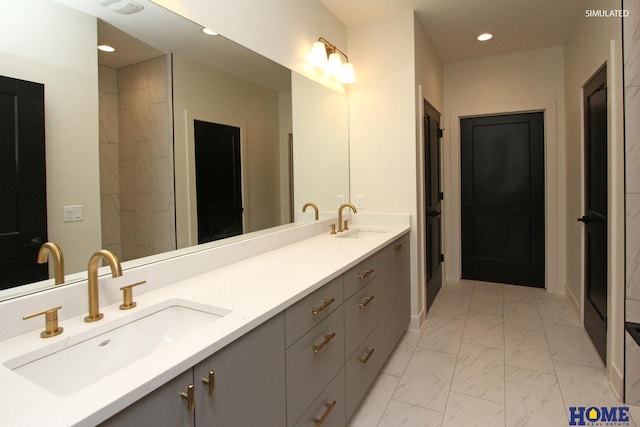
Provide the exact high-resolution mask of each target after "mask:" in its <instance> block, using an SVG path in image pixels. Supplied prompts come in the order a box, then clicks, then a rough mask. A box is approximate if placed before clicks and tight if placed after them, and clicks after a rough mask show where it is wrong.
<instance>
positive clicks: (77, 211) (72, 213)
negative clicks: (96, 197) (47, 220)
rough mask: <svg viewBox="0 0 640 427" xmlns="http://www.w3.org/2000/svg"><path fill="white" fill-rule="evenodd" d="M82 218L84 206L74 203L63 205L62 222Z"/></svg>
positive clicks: (80, 219)
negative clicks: (72, 204)
mask: <svg viewBox="0 0 640 427" xmlns="http://www.w3.org/2000/svg"><path fill="white" fill-rule="evenodd" d="M83 219H84V206H82V205H74V206H65V207H64V222H75V221H82V220H83Z"/></svg>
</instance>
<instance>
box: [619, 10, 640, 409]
mask: <svg viewBox="0 0 640 427" xmlns="http://www.w3.org/2000/svg"><path fill="white" fill-rule="evenodd" d="M623 9H626V10H629V11H630V14H629V17H627V18H624V19H623V32H624V33H623V40H624V96H625V187H626V190H625V191H626V314H625V317H626V321H627V322H634V323H640V20H639V16H640V0H624V1H623ZM625 402H626V403H629V404H632V405H640V346H639V345H638V344H636V342H635V341H634V340H633V338H632V337H631V335H629V333H628V332H626V333H625Z"/></svg>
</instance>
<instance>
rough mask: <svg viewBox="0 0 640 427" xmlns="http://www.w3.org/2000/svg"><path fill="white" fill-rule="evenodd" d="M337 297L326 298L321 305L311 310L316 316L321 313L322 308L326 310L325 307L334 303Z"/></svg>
mask: <svg viewBox="0 0 640 427" xmlns="http://www.w3.org/2000/svg"><path fill="white" fill-rule="evenodd" d="M335 300H336V299H335V298H329V299H325V300H324V302H323V303H322V305H321V306H320V307H313V308H312V309H311V312H312V313H313V315H314V316H317V315H318V314H320V312H321V311H322V310H324V309H325V308H327V307H329V306H330V305H331V304H333V303H334V302H335Z"/></svg>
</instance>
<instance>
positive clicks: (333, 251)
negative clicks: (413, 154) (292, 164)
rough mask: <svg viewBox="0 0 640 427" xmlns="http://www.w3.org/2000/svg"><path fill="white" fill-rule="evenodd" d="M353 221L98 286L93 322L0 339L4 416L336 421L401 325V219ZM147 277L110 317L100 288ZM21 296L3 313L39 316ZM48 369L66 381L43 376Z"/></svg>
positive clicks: (300, 230)
mask: <svg viewBox="0 0 640 427" xmlns="http://www.w3.org/2000/svg"><path fill="white" fill-rule="evenodd" d="M352 220H353V225H352V226H351V228H352V229H351V230H348V231H345V232H343V233H339V234H337V235H330V234H329V232H328V230H329V227H328V225H329V223H330V222H331V221H330V220H329V221H325V222H326V224H325V223H323V222H322V221H320V222H317V223H313V224H308V225H304V226H300V227H292V228H291V229H288V230H285V231H283V232H282V233H280V234H278V233H275V234H270V235H268V236H263V237H261V238H257V239H255V240H252V239H249V240H244V241H241V242H237V243H233V244H230V245H225V246H223V247H219V248H216V249H212V250H211V251H213V252H215V253H210V254H205V253H198V254H192V255H188V256H185V257H183V258H182V259H176V260H173V261H165V262H160V263H157V264H152V265H149V266H146V267H142V268H141V269H140V271H125V273H124V276H123V278H118V279H112V278H110V277H109V278H107V277H103V278H101V279H100V282H101V283H100V291H101V292H102V293H103V294H104V293H106V294H107V295H101V297H104V298H102V299H101V301H102V300H104V302H103V306H102V307H101V311H102V312H103V313H104V319H102V320H100V321H99V322H95V324H88V323H84V322H83V321H82V318H83V315H84V314H86V307H84V306H85V305H86V300H84V299H82V300H81V301H79V304H76V305H79V306H80V308H79V310H78V312H77V313H74V314H73V315H72V316H71V317H63V319H64V320H62V321H61V322H60V325H61V326H63V327H64V333H63V334H61V335H59V336H56V337H53V338H48V339H42V338H40V337H39V332H40V329H42V328H39V329H34V330H29V331H28V332H26V333H21V334H18V335H16V336H12V337H9V338H7V339H5V340H3V341H2V342H0V396H2V400H1V401H2V403H0V410H1V411H2V413H3V419H4V420H5V422H7V423H8V424H10V425H40V424H43V423H44V422H46V423H47V424H49V425H60V426H63V425H96V424H99V423H104V424H105V425H132V424H133V425H136V424H140V423H143V422H144V423H147V424H148V423H151V424H152V425H205V424H206V425H209V424H213V425H252V424H260V425H274V426H276V425H278V426H285V425H287V426H307V425H309V426H314V425H324V426H340V425H345V424H346V423H347V422H348V420H349V418H350V417H351V416H352V415H353V413H354V412H355V410H356V409H357V407H358V405H359V403H360V401H361V400H362V398H363V397H364V395H365V394H366V391H367V390H368V388H369V387H370V385H371V383H372V382H373V380H374V379H375V377H376V375H377V374H378V372H379V370H380V368H381V367H382V365H383V364H384V362H385V360H386V359H387V357H388V356H389V354H390V353H391V351H392V349H393V347H394V346H395V345H396V343H397V342H398V340H399V339H400V337H401V336H402V334H403V333H404V331H405V330H406V329H407V327H408V324H409V316H410V295H409V292H410V290H409V289H410V285H409V234H408V231H409V216H408V215H372V214H369V215H354V216H353V217H352ZM334 222H335V220H334ZM273 239H276V240H273ZM234 245H235V246H234ZM238 253H242V254H244V256H242V257H241V258H242V259H238V255H237V254H238ZM198 257H199V258H198ZM203 257H210V258H209V261H208V262H209V263H210V265H212V266H214V267H212V269H211V271H206V272H203V273H202V274H198V275H196V276H194V277H187V278H183V279H182V280H179V281H177V282H175V283H165V284H162V282H163V278H165V276H170V277H171V276H172V275H174V276H175V275H176V272H175V271H177V270H180V269H186V267H185V265H188V264H190V263H191V264H192V263H194V262H197V263H198V265H201V264H202V263H203V262H204V263H205V264H206V263H207V261H205V258H203ZM195 258H198V259H197V260H196V259H195ZM214 258H215V259H216V260H217V261H216V262H218V263H221V262H222V261H221V259H223V260H224V259H225V258H226V259H227V260H228V261H229V262H228V263H224V262H222V264H220V265H216V264H215V263H214V262H213V259H214ZM171 262H173V263H178V264H180V263H182V264H181V265H177V264H176V265H172V264H171ZM145 269H146V270H145ZM145 271H146V274H147V276H148V277H147V280H148V283H147V284H145V285H142V286H139V287H137V288H136V290H135V291H134V292H137V294H135V295H134V299H135V300H136V301H137V307H136V308H134V309H132V310H126V311H122V310H119V309H118V307H119V305H120V302H119V301H117V298H118V295H117V293H113V292H112V293H109V292H106V291H105V289H106V288H111V287H112V286H113V287H115V286H114V284H116V283H117V284H121V283H125V282H126V280H128V281H134V280H139V279H141V275H142V274H145ZM127 276H130V277H129V278H128V279H127ZM123 280H124V281H123ZM164 280H166V278H165V279H164ZM83 285H84V286H85V290H84V291H85V292H86V282H85V283H84V284H83V283H79V284H77V285H70V286H76V287H78V288H79V289H81V287H82V286H83ZM61 291H62V290H61V289H60V290H54V291H51V292H50V295H48V296H47V302H49V301H50V303H51V304H56V303H57V301H56V297H60V298H62V299H63V300H64V299H66V298H71V296H70V295H67V296H64V297H63V296H62V294H56V293H55V292H61ZM66 292H70V290H66ZM76 293H78V294H79V295H82V292H76ZM84 295H85V297H86V294H84ZM29 298H30V297H23V298H21V299H18V300H20V301H18V300H15V301H13V303H12V302H11V301H7V302H4V303H2V304H3V305H4V308H9V309H10V310H9V311H11V312H14V311H16V310H20V309H22V310H25V309H26V308H25V307H26V306H29V307H30V308H33V310H36V309H40V308H41V307H40V306H39V305H40V304H42V298H43V296H42V295H40V294H38V296H36V297H32V298H31V299H32V301H25V300H29ZM29 302H30V303H31V304H30V305H29V304H27V303H29ZM11 304H13V306H11V307H10V305H11ZM61 304H62V305H63V307H65V304H67V301H62V302H61ZM36 305H38V306H36ZM76 309H77V308H76ZM34 322H35V321H34ZM33 325H35V326H34V327H37V326H38V323H37V322H35V323H33ZM40 326H41V325H40ZM156 335H157V336H156ZM127 340H130V341H127ZM103 351H105V352H111V353H104V354H103V353H101V352H103ZM74 353H75V354H74ZM104 355H108V356H104ZM83 360H84V361H85V362H86V363H85V362H83ZM120 360H124V362H123V363H122V364H121V365H117V364H115V365H113V366H110V365H109V364H110V363H111V362H112V361H116V362H117V361H120ZM114 363H115V362H114ZM39 365H41V366H39ZM28 366H35V367H36V368H33V369H32V368H31V367H28ZM105 366H106V367H105ZM57 367H59V369H57ZM38 369H40V371H38ZM48 370H51V371H54V372H56V371H57V372H58V374H51V375H53V376H54V377H55V375H62V377H60V378H65V380H64V381H61V380H60V379H58V380H55V378H54V380H49V381H47V380H45V379H43V378H42V376H43V375H44V376H46V375H49V374H42V372H45V373H46V372H49V371H48ZM60 372H61V373H62V374H60ZM58 383H64V384H66V385H64V386H60V385H59V384H58ZM36 406H37V407H38V409H37V410H34V408H35V407H36Z"/></svg>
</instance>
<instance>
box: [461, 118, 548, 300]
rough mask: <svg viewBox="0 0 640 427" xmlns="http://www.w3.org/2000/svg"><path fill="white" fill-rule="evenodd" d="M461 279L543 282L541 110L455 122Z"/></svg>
mask: <svg viewBox="0 0 640 427" xmlns="http://www.w3.org/2000/svg"><path fill="white" fill-rule="evenodd" d="M460 130H461V150H460V152H461V167H462V174H461V176H462V181H461V182H462V277H463V278H464V279H471V280H482V281H487V282H498V283H510V284H515V285H525V286H534V287H540V288H543V287H544V286H545V281H544V280H545V222H544V221H545V217H544V213H545V205H544V202H545V197H544V113H542V112H537V113H525V114H511V115H504V116H486V117H474V118H466V119H462V120H460Z"/></svg>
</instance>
